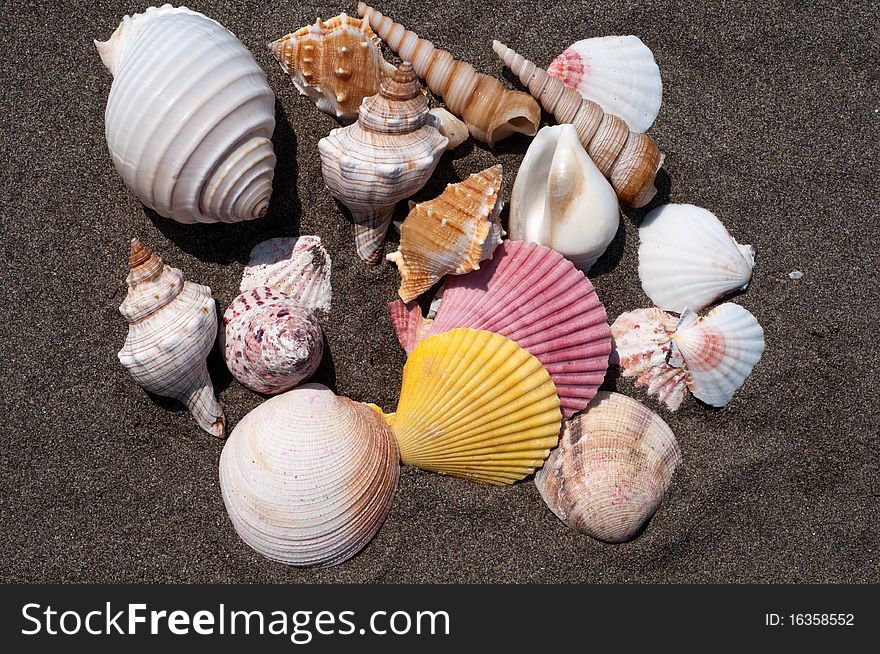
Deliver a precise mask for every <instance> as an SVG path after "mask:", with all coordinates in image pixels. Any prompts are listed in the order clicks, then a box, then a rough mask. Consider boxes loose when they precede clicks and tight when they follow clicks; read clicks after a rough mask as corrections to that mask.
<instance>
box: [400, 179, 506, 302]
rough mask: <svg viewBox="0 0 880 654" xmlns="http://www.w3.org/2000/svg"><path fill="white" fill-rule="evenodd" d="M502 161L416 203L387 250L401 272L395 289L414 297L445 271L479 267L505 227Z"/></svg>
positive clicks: (457, 272)
mask: <svg viewBox="0 0 880 654" xmlns="http://www.w3.org/2000/svg"><path fill="white" fill-rule="evenodd" d="M501 182H502V177H501V166H500V165H497V166H492V167H491V168H487V169H486V170H484V171H482V172H479V173H474V174H473V175H471V176H470V177H468V178H467V179H466V180H464V181H463V182H459V183H458V184H448V185H447V186H446V190H445V191H443V193H442V194H441V195H439V196H438V197H436V198H434V199H433V200H428V201H427V202H421V203H419V204H417V205H415V206H414V207H413V208H412V209H411V210H410V212H409V215H408V216H407V218H406V220H405V221H403V225H402V226H401V228H400V247H399V248H398V250H397V252H393V253H391V254H389V255H388V257H387V258H388V261H392V262H394V263H395V264H397V268H398V270H399V271H400V289H399V290H398V294H399V295H400V298H401V299H402V300H403V301H404V302H409V301H411V300H414V299H415V298H417V297H418V296H419V295H421V294H422V293H424V292H425V291H427V290H428V289H429V288H431V287H432V286H433V285H434V284H436V283H437V282H438V281H440V279H442V278H443V277H444V276H445V275H463V274H464V273H467V272H470V271H472V270H477V269H478V268H479V267H480V262H481V261H483V260H484V259H491V258H492V253H493V252H494V251H495V248H496V247H498V244H499V243H501V237H502V236H504V231H503V230H502V229H501V223H500V221H499V218H498V215H499V213H500V212H501V204H502V203H501V202H499V201H498V193H499V191H500V190H501Z"/></svg>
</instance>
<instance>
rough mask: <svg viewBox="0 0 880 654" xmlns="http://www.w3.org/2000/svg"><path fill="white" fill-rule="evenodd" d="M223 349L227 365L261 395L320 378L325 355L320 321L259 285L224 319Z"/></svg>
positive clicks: (224, 315)
mask: <svg viewBox="0 0 880 654" xmlns="http://www.w3.org/2000/svg"><path fill="white" fill-rule="evenodd" d="M223 326H224V330H223V332H222V333H221V338H220V347H221V349H222V350H223V357H224V359H225V360H226V366H227V367H228V368H229V371H230V372H231V373H232V375H233V376H234V377H235V378H236V379H237V380H238V381H239V382H241V383H242V384H244V385H245V386H247V387H248V388H250V389H251V390H254V391H257V392H258V393H281V392H283V391H287V390H290V389H291V388H293V387H294V386H296V385H297V384H300V383H302V382H304V381H305V380H306V379H308V378H309V377H311V376H312V375H314V374H315V371H316V370H317V369H318V366H319V365H320V364H321V357H322V356H323V354H324V335H323V333H322V332H321V325H320V324H319V323H318V319H317V318H315V316H314V314H313V313H312V312H311V311H309V310H308V309H306V308H304V307H302V306H300V305H299V304H298V303H297V302H295V301H294V300H292V299H291V298H289V297H288V296H287V295H285V294H284V293H282V292H280V291H276V290H274V289H271V288H269V287H267V286H258V287H256V288H252V289H250V290H247V291H245V292H244V293H242V294H241V295H239V296H238V297H237V298H235V299H234V300H233V301H232V304H230V305H229V307H228V308H227V309H226V312H225V313H224V314H223Z"/></svg>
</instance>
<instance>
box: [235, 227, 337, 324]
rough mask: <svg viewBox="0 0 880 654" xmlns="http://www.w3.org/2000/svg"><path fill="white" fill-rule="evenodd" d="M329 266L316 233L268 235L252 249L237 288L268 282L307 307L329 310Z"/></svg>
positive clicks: (330, 268) (243, 289) (252, 286)
mask: <svg viewBox="0 0 880 654" xmlns="http://www.w3.org/2000/svg"><path fill="white" fill-rule="evenodd" d="M332 266H333V262H332V261H331V259H330V254H329V253H328V252H327V249H326V248H325V247H324V246H323V245H322V244H321V238H320V237H319V236H298V237H290V236H281V237H278V238H270V239H268V240H266V241H263V242H262V243H258V244H257V245H255V246H254V248H253V249H252V250H251V254H250V260H249V261H248V264H247V266H245V269H244V273H243V274H242V276H241V284H240V286H239V290H240V291H242V292H244V291H247V290H250V289H252V288H256V287H258V286H268V287H270V288H273V289H275V290H277V291H281V292H282V293H284V294H285V295H286V296H287V297H289V298H290V299H292V300H294V301H296V302H298V303H299V304H301V305H302V306H303V307H305V308H306V309H309V310H311V311H314V310H315V309H320V310H322V311H330V308H331V306H332V301H333V292H332V288H331V286H330V278H331V276H332Z"/></svg>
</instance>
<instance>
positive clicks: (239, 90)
mask: <svg viewBox="0 0 880 654" xmlns="http://www.w3.org/2000/svg"><path fill="white" fill-rule="evenodd" d="M95 46H96V47H97V48H98V53H99V54H100V55H101V60H102V61H103V62H104V65H105V66H106V67H107V69H108V70H109V71H110V72H111V73H112V74H113V77H114V79H113V85H112V86H111V88H110V96H109V97H108V99H107V110H106V112H105V115H104V121H105V135H106V138H107V147H108V149H109V151H110V156H111V157H112V159H113V164H114V165H115V166H116V170H118V171H119V174H120V175H121V176H122V179H123V181H124V182H125V184H126V186H128V188H129V189H131V191H132V192H133V193H134V194H135V195H136V196H137V197H138V199H140V201H141V202H143V203H144V204H145V205H146V206H148V207H150V208H151V209H153V210H155V211H156V213H158V214H159V215H161V216H164V217H165V218H172V219H174V220H176V221H178V222H181V223H213V222H226V223H230V222H237V221H241V220H253V219H255V218H260V217H262V216H264V215H266V212H267V211H268V209H269V198H270V196H271V195H272V178H273V176H274V174H275V162H276V158H275V151H274V149H273V147H272V141H271V140H270V139H271V138H272V132H273V131H274V130H275V95H274V94H273V93H272V89H270V88H269V84H268V83H267V81H266V74H265V73H264V72H263V70H262V69H261V68H260V67H259V66H258V65H257V62H256V61H254V58H253V57H252V56H251V53H250V52H249V51H248V49H247V48H245V47H244V45H242V43H241V42H240V41H239V40H238V39H237V38H235V36H234V35H233V34H232V33H231V32H229V30H227V29H226V28H225V27H223V26H222V25H221V24H220V23H218V22H217V21H215V20H212V19H210V18H208V17H206V16H203V15H202V14H199V13H197V12H194V11H190V10H189V9H187V8H186V7H177V8H175V7H172V6H171V5H163V6H162V7H159V8H157V7H150V8H149V9H147V10H146V11H145V12H144V13H142V14H134V15H133V16H126V17H125V18H123V19H122V22H121V23H120V24H119V27H118V28H117V29H116V31H115V32H114V33H113V36H111V37H110V39H109V40H107V41H104V42H100V41H95Z"/></svg>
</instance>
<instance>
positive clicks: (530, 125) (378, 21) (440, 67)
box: [358, 2, 541, 147]
mask: <svg viewBox="0 0 880 654" xmlns="http://www.w3.org/2000/svg"><path fill="white" fill-rule="evenodd" d="M358 14H359V15H361V16H365V17H367V18H368V19H369V20H370V25H371V26H372V28H373V29H374V30H375V31H376V33H377V34H378V35H379V36H380V37H382V39H383V40H384V41H385V42H386V43H387V44H388V46H389V47H390V48H391V49H392V50H394V52H396V53H397V54H398V55H399V56H400V58H401V59H403V60H404V61H411V62H412V64H413V68H415V71H416V73H417V74H418V76H419V77H421V78H422V79H423V80H425V82H426V83H427V85H428V88H430V89H431V91H433V92H434V93H435V94H436V95H439V96H441V97H442V98H443V100H444V102H445V103H446V106H447V107H449V109H450V111H452V113H454V114H455V115H456V116H460V117H461V118H462V119H463V120H464V122H465V123H466V124H467V126H468V130H469V131H470V133H471V136H473V137H474V138H475V139H477V140H478V141H482V142H484V143H488V144H489V146H490V147H491V146H492V145H494V144H495V143H498V141H500V140H502V139H504V138H507V137H508V136H511V135H512V134H517V133H520V134H526V135H528V136H533V135H534V134H535V133H536V132H537V131H538V125H539V124H540V122H541V108H540V107H539V106H538V103H537V102H535V99H534V98H532V97H530V96H529V95H528V94H527V93H523V92H522V91H514V90H512V89H506V88H504V86H502V84H501V82H499V81H498V80H497V79H495V78H494V77H489V76H488V75H483V74H481V73H478V72H477V71H476V70H474V67H473V66H471V65H470V64H468V63H465V62H463V61H458V60H456V59H455V58H454V57H453V56H452V55H451V54H450V53H449V52H446V51H445V50H440V49H439V48H435V47H434V44H433V43H431V42H430V41H427V40H425V39H422V38H419V35H418V34H416V33H414V32H410V31H409V30H406V29H404V27H403V26H402V25H400V24H398V23H395V22H394V21H392V20H391V19H390V18H388V17H387V16H383V15H382V14H381V13H380V12H378V11H376V10H375V9H373V8H372V7H369V6H367V5H366V4H365V3H363V2H359V3H358Z"/></svg>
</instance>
